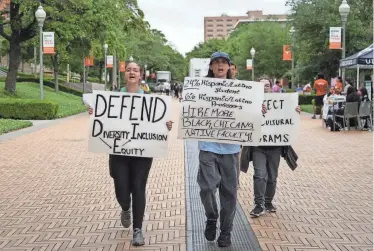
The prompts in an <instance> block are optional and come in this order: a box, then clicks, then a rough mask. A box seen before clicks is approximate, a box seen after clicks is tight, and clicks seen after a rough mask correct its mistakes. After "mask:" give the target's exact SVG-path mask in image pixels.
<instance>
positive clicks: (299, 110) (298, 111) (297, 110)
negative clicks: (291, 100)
mask: <svg viewBox="0 0 374 251" xmlns="http://www.w3.org/2000/svg"><path fill="white" fill-rule="evenodd" d="M295 111H296V112H297V113H299V114H300V113H301V108H300V106H299V105H298V106H296V109H295Z"/></svg>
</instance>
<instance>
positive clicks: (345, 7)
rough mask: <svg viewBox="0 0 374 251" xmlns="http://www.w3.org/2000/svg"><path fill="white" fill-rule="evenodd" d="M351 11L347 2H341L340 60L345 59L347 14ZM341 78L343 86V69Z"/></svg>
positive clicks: (344, 0) (345, 0)
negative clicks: (341, 36) (341, 41)
mask: <svg viewBox="0 0 374 251" xmlns="http://www.w3.org/2000/svg"><path fill="white" fill-rule="evenodd" d="M350 10H351V7H349V5H348V3H347V0H343V1H342V4H341V5H340V6H339V13H340V17H341V19H342V26H343V27H342V28H343V48H342V59H345V34H346V33H345V30H346V25H347V20H348V14H349V11H350ZM342 78H343V84H345V69H344V68H343V69H342Z"/></svg>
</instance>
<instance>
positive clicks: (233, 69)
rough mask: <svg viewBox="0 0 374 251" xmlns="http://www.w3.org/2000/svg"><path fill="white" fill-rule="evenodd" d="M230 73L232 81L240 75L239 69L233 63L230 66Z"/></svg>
mask: <svg viewBox="0 0 374 251" xmlns="http://www.w3.org/2000/svg"><path fill="white" fill-rule="evenodd" d="M230 73H231V78H232V79H237V78H236V77H237V75H238V67H237V66H236V64H233V63H232V62H231V65H230Z"/></svg>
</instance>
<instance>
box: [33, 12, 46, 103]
mask: <svg viewBox="0 0 374 251" xmlns="http://www.w3.org/2000/svg"><path fill="white" fill-rule="evenodd" d="M46 16H47V14H46V13H45V11H44V9H43V7H42V6H41V5H40V6H39V7H38V10H37V11H36V12H35V18H36V20H37V21H38V27H39V48H40V50H39V72H40V77H39V85H40V99H43V98H44V93H43V25H44V21H45V18H46Z"/></svg>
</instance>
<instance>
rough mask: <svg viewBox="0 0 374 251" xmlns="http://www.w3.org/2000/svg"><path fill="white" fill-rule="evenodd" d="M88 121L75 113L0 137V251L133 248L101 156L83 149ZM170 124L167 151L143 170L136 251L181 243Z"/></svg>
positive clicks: (180, 248) (161, 250) (179, 184)
mask: <svg viewBox="0 0 374 251" xmlns="http://www.w3.org/2000/svg"><path fill="white" fill-rule="evenodd" d="M176 108H177V107H176ZM176 115H177V112H174V116H176ZM174 121H177V119H176V117H174ZM88 122H89V119H88V115H82V116H78V117H76V118H74V119H72V120H67V121H62V122H61V123H59V124H58V125H52V126H50V127H48V128H45V129H41V130H39V131H37V132H33V133H30V134H26V135H23V136H19V137H17V138H14V139H12V140H8V141H5V142H3V143H0V152H1V154H0V171H1V175H0V250H2V251H6V250H17V251H21V250H30V251H31V250H85V251H86V250H113V251H120V250H133V249H135V248H134V247H131V246H130V241H131V237H132V231H130V230H126V229H124V228H123V227H122V226H121V223H120V221H119V207H118V205H117V202H116V200H115V197H114V189H113V184H112V179H111V178H110V176H109V171H108V157H107V156H106V155H105V154H93V153H89V152H88V150H87V139H88ZM174 127H175V129H174V130H173V131H172V132H171V137H170V143H169V157H168V158H166V159H155V161H154V164H153V167H152V170H151V173H150V177H149V186H148V196H147V209H146V215H145V223H144V227H143V229H144V230H145V237H146V246H144V247H143V248H137V250H146V251H184V250H186V246H185V194H184V189H185V185H184V153H183V141H181V140H177V139H176V133H177V130H176V128H177V125H176V123H175V124H174Z"/></svg>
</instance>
